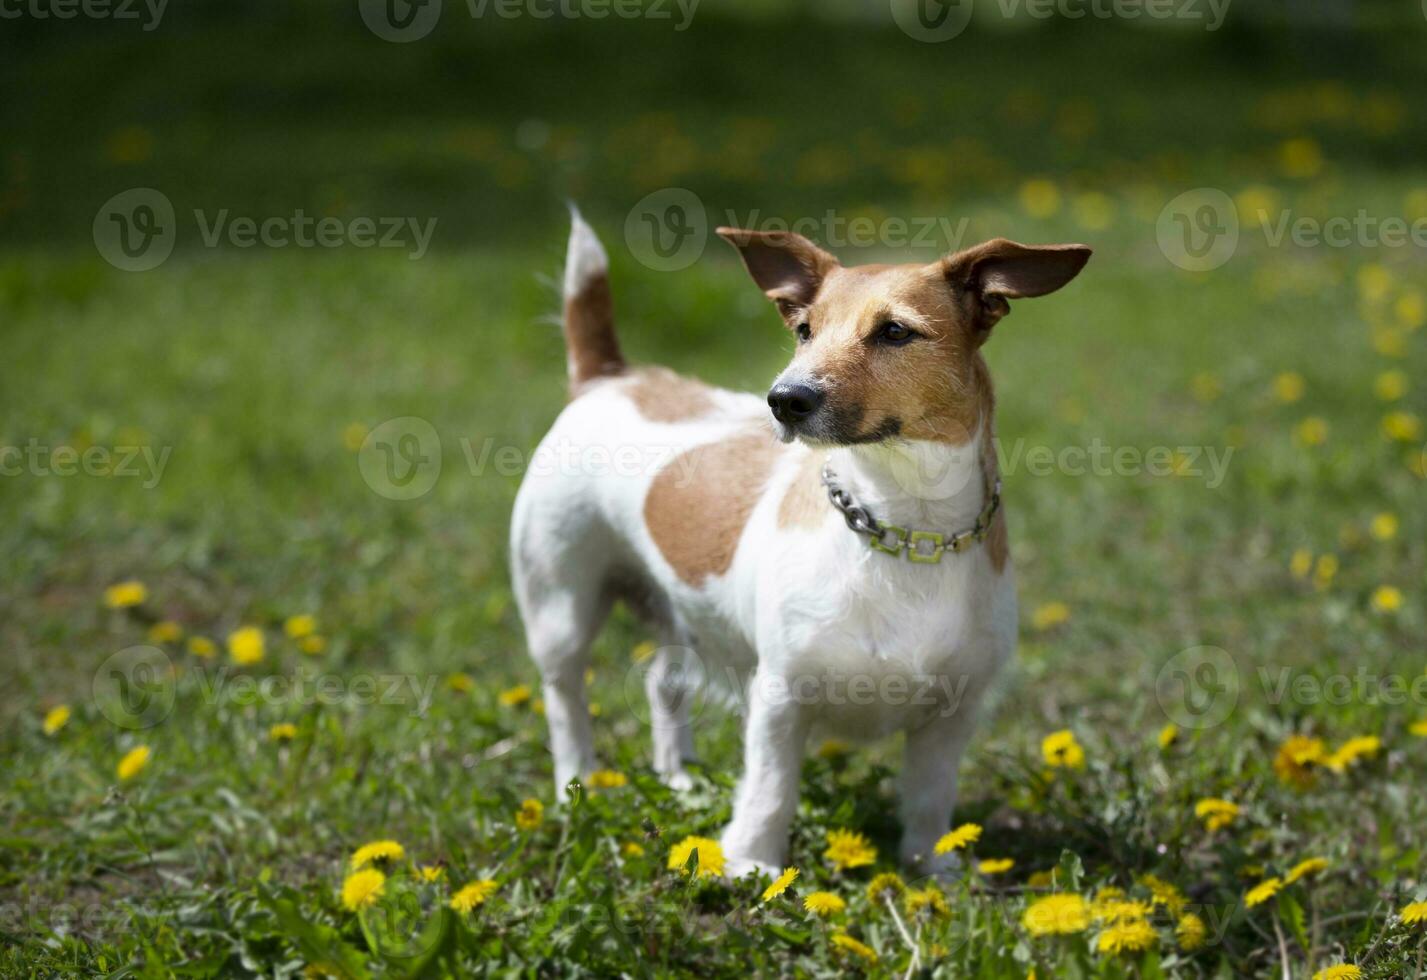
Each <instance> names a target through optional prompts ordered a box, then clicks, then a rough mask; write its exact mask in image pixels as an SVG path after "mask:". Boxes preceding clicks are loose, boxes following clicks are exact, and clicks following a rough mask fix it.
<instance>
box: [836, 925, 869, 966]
mask: <svg viewBox="0 0 1427 980" xmlns="http://www.w3.org/2000/svg"><path fill="white" fill-rule="evenodd" d="M831 942H832V946H833V949H835V950H837V951H838V952H842V953H851V954H852V955H853V956H859V957H861V958H862V959H864V960H866V961H867V962H868V963H876V962H877V951H876V950H875V949H873V948H872V947H871V946H868V945H867V944H866V943H861V942H858V941H857V940H856V939H853V938H852V937H851V936H849V935H848V934H847V933H845V932H835V933H833V935H832V940H831Z"/></svg>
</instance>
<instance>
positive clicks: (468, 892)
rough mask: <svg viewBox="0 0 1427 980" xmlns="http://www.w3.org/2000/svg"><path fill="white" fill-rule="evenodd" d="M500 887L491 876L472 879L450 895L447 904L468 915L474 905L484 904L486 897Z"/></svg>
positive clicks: (473, 908)
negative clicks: (478, 879) (477, 879)
mask: <svg viewBox="0 0 1427 980" xmlns="http://www.w3.org/2000/svg"><path fill="white" fill-rule="evenodd" d="M499 887H500V882H498V881H495V880H494V879H492V878H482V879H481V880H480V881H473V882H471V883H470V884H468V885H464V886H462V888H461V889H460V891H458V892H456V894H454V895H452V896H451V901H450V902H448V903H447V904H448V905H450V906H451V908H453V909H455V910H456V911H457V912H459V913H461V914H462V915H470V914H471V912H472V911H474V910H475V908H476V906H478V905H484V904H485V902H486V899H488V898H490V897H491V896H492V895H494V894H495V893H496V889H497V888H499Z"/></svg>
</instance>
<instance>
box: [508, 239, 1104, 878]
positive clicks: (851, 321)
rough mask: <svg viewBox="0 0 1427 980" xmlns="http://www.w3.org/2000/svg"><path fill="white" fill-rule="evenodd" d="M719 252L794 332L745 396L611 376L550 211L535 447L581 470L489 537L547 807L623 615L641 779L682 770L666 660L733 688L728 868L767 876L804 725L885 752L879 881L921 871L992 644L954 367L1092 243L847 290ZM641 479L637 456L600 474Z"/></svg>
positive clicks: (593, 302)
mask: <svg viewBox="0 0 1427 980" xmlns="http://www.w3.org/2000/svg"><path fill="white" fill-rule="evenodd" d="M719 234H720V235H721V236H722V237H723V238H724V239H726V240H727V241H729V242H730V243H731V244H733V245H734V246H735V247H737V248H738V250H739V252H740V253H741V254H742V257H743V261H744V264H745V265H746V266H747V267H748V271H749V273H750V274H751V275H752V276H753V279H754V281H755V282H756V283H757V284H758V286H759V288H760V289H762V290H763V292H764V293H765V294H766V295H767V296H768V298H769V299H771V300H772V301H773V302H774V303H775V304H776V305H777V308H778V311H779V312H780V313H781V314H782V317H783V319H784V320H785V321H786V323H787V326H788V329H789V330H791V331H792V332H793V334H794V335H795V336H796V338H797V348H796V352H795V354H794V356H793V360H792V363H791V364H789V365H788V367H787V369H786V370H784V371H783V373H782V374H781V375H779V377H778V378H777V380H776V381H775V382H774V384H773V387H772V389H771V390H770V391H769V393H768V396H767V398H766V399H764V398H759V397H757V396H754V395H749V394H738V393H734V392H729V391H724V390H721V389H716V388H712V387H709V386H707V385H704V384H701V383H699V382H698V381H694V380H689V379H686V378H682V377H679V376H678V375H675V374H673V373H672V372H670V371H668V370H665V369H663V368H655V367H649V368H632V367H629V366H628V365H626V363H625V361H624V359H623V357H622V356H621V354H620V350H619V345H618V343H617V342H616V340H615V335H614V326H613V317H612V314H611V302H610V290H609V281H608V263H607V259H606V256H605V253H604V250H603V248H602V247H601V246H600V243H599V241H598V240H597V239H596V237H595V235H594V233H593V232H592V231H591V230H590V228H589V226H588V225H586V224H585V223H584V222H583V221H582V220H581V219H580V217H579V216H578V215H575V216H574V226H573V228H572V230H571V233H570V243H569V254H568V257H567V264H566V268H565V282H564V302H565V321H564V325H565V337H566V342H567V344H568V360H569V374H570V384H571V390H572V396H571V401H570V404H569V405H568V406H567V407H566V408H565V410H564V412H562V413H561V415H560V417H559V418H558V419H557V420H556V422H555V424H554V426H553V427H552V428H551V429H550V432H549V434H548V435H547V436H546V437H545V440H544V442H543V443H542V450H543V451H546V452H549V453H551V454H553V455H556V456H559V457H560V458H563V459H566V460H569V459H577V460H583V461H587V462H589V461H594V460H600V461H602V465H598V466H596V465H574V466H566V467H555V468H550V467H544V468H542V470H541V472H540V473H539V474H535V473H534V472H532V473H530V474H528V475H527V476H526V478H525V480H524V482H523V483H522V484H521V487H520V492H519V495H518V496H517V498H516V502H515V513H514V517H513V522H512V527H511V563H512V572H513V577H514V585H515V594H516V598H517V600H518V602H519V605H520V612H521V616H522V617H523V619H524V622H525V628H526V633H527V637H528V642H529V645H530V653H531V656H532V657H534V659H535V662H536V663H537V664H538V665H539V668H540V671H541V674H542V676H543V678H544V694H545V712H546V716H547V719H548V721H549V725H550V742H551V751H552V752H553V754H554V761H555V783H556V795H557V798H559V797H560V796H562V794H563V787H564V786H565V784H566V783H567V782H568V781H569V780H570V779H571V778H573V777H575V776H578V775H580V774H582V773H587V772H589V771H590V770H592V769H594V768H595V757H594V752H593V747H592V742H593V740H592V733H591V728H590V714H589V708H588V705H587V703H586V697H585V671H586V665H587V663H588V661H589V652H590V645H591V642H592V641H593V639H594V637H595V634H596V633H597V631H598V630H599V629H600V626H601V624H602V623H603V621H604V619H605V616H606V614H607V613H608V612H609V609H610V607H611V605H612V603H613V602H614V601H615V600H616V599H623V600H625V601H626V602H628V603H629V604H630V605H631V606H632V607H633V609H634V610H635V611H636V612H637V613H639V614H640V615H641V616H643V617H645V618H647V619H648V620H649V621H650V622H651V623H652V624H653V625H654V628H655V629H656V631H657V634H658V636H659V638H660V640H661V641H662V643H663V647H662V648H661V649H660V651H659V653H658V654H656V660H655V662H654V663H653V665H652V669H651V670H650V672H649V675H648V683H647V690H648V695H649V698H650V711H651V728H652V730H653V738H654V746H653V763H654V769H655V770H656V771H657V772H658V773H659V774H660V775H661V776H662V777H663V778H664V779H665V780H666V781H668V782H669V783H671V784H672V785H675V786H682V785H687V784H688V781H689V778H688V776H687V775H686V774H685V773H684V771H683V763H684V761H685V760H686V759H689V758H692V754H693V753H692V749H693V740H692V737H691V734H690V728H689V723H688V717H687V710H688V698H687V697H686V696H685V695H684V693H683V692H682V691H680V690H679V689H677V687H676V686H674V685H671V684H670V683H667V681H668V678H669V675H670V674H671V673H672V672H674V671H675V669H676V667H678V666H679V665H678V664H677V663H676V662H675V661H676V659H677V658H678V657H679V656H680V651H684V650H688V649H690V648H692V649H693V650H696V651H697V656H698V658H699V659H700V661H701V662H702V663H704V664H711V665H717V666H718V667H719V668H721V669H723V670H725V671H726V672H727V673H729V674H730V675H731V676H734V677H738V678H741V680H740V681H739V682H738V687H739V688H741V690H739V691H738V692H737V693H738V695H740V696H741V697H742V698H743V699H744V703H745V704H746V716H747V717H746V730H745V734H744V771H743V776H742V780H741V781H740V783H739V786H738V792H737V796H736V799H735V802H734V807H733V819H732V821H731V822H730V823H729V825H728V827H727V828H726V829H725V830H724V832H723V837H722V844H723V848H724V851H725V854H726V856H727V858H728V871H729V873H731V874H733V875H738V874H742V873H745V872H747V871H749V870H754V869H757V870H764V871H771V872H774V873H776V871H777V869H778V868H779V867H780V866H781V865H782V863H783V861H784V859H785V856H786V852H787V846H788V844H787V842H788V827H789V823H790V822H791V820H792V818H793V814H794V812H795V810H796V807H797V797H798V780H799V775H800V769H801V762H802V757H803V752H804V748H805V744H806V742H807V739H808V737H809V733H810V731H813V730H817V731H820V732H825V733H828V734H832V735H839V736H842V737H850V738H856V739H868V738H875V737H879V736H883V735H887V734H890V733H892V732H895V731H898V730H902V731H905V732H906V750H905V761H904V768H903V773H902V777H903V780H902V787H901V811H902V821H903V827H904V832H903V841H902V846H901V855H902V859H903V861H904V862H905V863H907V864H908V865H910V866H911V867H913V868H914V869H916V870H918V871H924V872H926V871H931V872H935V871H938V870H942V865H941V861H940V859H937V858H935V857H934V855H933V845H934V844H935V842H936V841H937V839H938V838H939V837H940V836H941V835H942V834H943V833H945V832H946V830H947V829H948V826H949V822H950V820H951V816H952V808H953V806H954V804H955V801H956V785H957V768H958V765H959V763H960V760H961V755H962V752H963V750H964V749H965V748H966V744H967V741H968V739H969V738H970V736H971V732H972V729H973V727H974V724H975V720H976V716H977V714H978V710H979V707H980V704H981V702H982V698H983V695H984V694H985V692H986V690H987V688H988V686H989V684H990V682H991V681H992V679H993V678H994V677H995V676H996V674H997V671H998V670H999V668H1000V667H1001V665H1002V664H1003V663H1004V662H1005V661H1006V660H1008V659H1009V658H1010V656H1011V653H1012V651H1013V649H1014V646H1015V639H1016V592H1015V584H1014V580H1013V576H1012V572H1011V566H1010V561H1009V553H1008V545H1007V536H1006V517H1005V509H1004V508H1003V507H1000V506H999V504H1000V495H999V480H998V477H997V468H996V460H995V452H994V448H993V445H992V438H993V418H992V409H993V405H994V399H993V396H992V388H991V378H990V374H989V373H988V370H987V367H986V362H985V361H984V360H983V359H982V356H981V352H980V349H981V345H982V344H984V343H985V342H986V339H987V338H988V337H989V336H990V335H991V329H992V327H993V326H994V325H995V324H996V322H997V321H998V320H1000V319H1001V317H1002V316H1004V315H1005V314H1006V313H1007V312H1008V310H1009V305H1008V304H1007V300H1008V299H1017V298H1020V297H1027V296H1041V295H1044V294H1046V293H1050V292H1053V291H1054V290H1056V289H1059V288H1060V287H1061V286H1064V285H1065V284H1066V283H1067V282H1069V281H1070V280H1071V279H1072V278H1074V277H1075V275H1076V274H1077V273H1078V272H1079V271H1080V270H1081V268H1082V267H1084V265H1085V263H1086V261H1087V260H1088V259H1089V257H1090V249H1088V248H1086V247H1085V246H1083V245H1053V246H1042V247H1035V246H1026V245H1018V244H1016V243H1015V242H1010V241H1006V240H1004V239H997V240H995V241H990V242H986V243H984V244H982V245H978V246H976V247H974V248H970V249H966V250H964V251H961V252H957V253H956V254H954V255H950V256H947V257H946V258H943V259H941V260H940V261H937V262H932V263H930V264H910V265H864V266H859V267H855V268H849V267H844V266H843V265H841V264H840V263H839V262H838V261H837V259H836V258H834V257H833V256H832V255H830V254H828V253H827V252H825V251H823V250H822V249H821V248H819V247H817V246H816V245H814V244H813V243H812V242H810V241H808V240H807V239H805V238H803V237H801V236H799V235H795V234H787V233H761V232H751V231H740V230H735V229H720V230H719ZM770 408H771V410H772V414H771V417H770V415H769V409H770ZM775 436H776V438H775ZM641 458H642V459H651V458H658V459H662V460H663V462H662V463H661V464H659V465H651V466H646V467H643V469H642V470H641V468H640V467H639V466H638V465H626V466H625V467H624V468H623V469H621V468H620V467H618V466H615V465H611V461H613V460H619V459H624V460H625V461H626V463H627V464H635V463H636V461H637V460H639V459H641ZM716 672H717V671H714V673H716Z"/></svg>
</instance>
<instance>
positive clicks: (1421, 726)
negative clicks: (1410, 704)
mask: <svg viewBox="0 0 1427 980" xmlns="http://www.w3.org/2000/svg"><path fill="white" fill-rule="evenodd" d="M1407 731H1408V734H1410V735H1416V736H1417V737H1418V738H1427V718H1419V719H1418V720H1416V721H1414V722H1413V723H1412V724H1410V725H1408V726H1407Z"/></svg>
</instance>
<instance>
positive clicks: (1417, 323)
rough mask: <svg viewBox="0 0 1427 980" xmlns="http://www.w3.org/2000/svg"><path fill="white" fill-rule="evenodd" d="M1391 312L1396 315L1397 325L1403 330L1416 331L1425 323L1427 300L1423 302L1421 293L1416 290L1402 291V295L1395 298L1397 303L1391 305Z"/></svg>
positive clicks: (1426, 321) (1426, 320) (1426, 318)
mask: <svg viewBox="0 0 1427 980" xmlns="http://www.w3.org/2000/svg"><path fill="white" fill-rule="evenodd" d="M1392 312H1393V313H1394V314H1396V316H1397V322H1398V324H1400V325H1401V326H1402V327H1403V328H1404V329H1406V330H1417V329H1419V328H1420V327H1421V326H1422V325H1423V324H1424V323H1427V300H1424V299H1423V296H1422V293H1421V292H1419V291H1418V290H1416V289H1408V290H1404V291H1403V293H1402V295H1401V296H1399V297H1397V302H1396V303H1394V304H1392Z"/></svg>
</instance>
